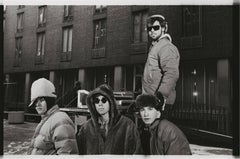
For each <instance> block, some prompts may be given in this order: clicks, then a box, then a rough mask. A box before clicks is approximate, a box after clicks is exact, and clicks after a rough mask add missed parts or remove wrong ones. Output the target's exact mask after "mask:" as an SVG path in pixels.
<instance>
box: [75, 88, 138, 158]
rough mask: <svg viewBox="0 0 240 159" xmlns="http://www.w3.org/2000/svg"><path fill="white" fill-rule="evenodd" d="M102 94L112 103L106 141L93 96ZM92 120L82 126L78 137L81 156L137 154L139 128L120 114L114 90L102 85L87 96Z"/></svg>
mask: <svg viewBox="0 0 240 159" xmlns="http://www.w3.org/2000/svg"><path fill="white" fill-rule="evenodd" d="M95 94H101V95H103V96H105V97H106V98H108V101H109V102H110V110H109V116H110V117H109V118H110V120H109V125H108V134H107V136H106V139H105V141H104V139H103V137H102V136H101V132H100V125H99V124H98V116H99V115H98V113H97V111H96V108H95V105H94V104H93V96H94V95H95ZM87 106H88V108H89V111H90V113H91V118H90V119H89V120H88V121H87V122H86V123H85V124H83V125H82V127H81V128H80V130H79V132H78V135H77V142H78V149H79V154H137V153H140V152H141V141H140V135H139V133H138V130H137V127H136V126H135V124H134V123H133V121H132V120H130V119H129V118H127V117H125V116H122V115H120V114H119V112H118V110H117V108H116V107H117V106H116V101H115V98H114V95H113V92H112V90H111V89H110V88H109V86H108V85H101V86H99V87H98V88H96V89H95V90H93V91H92V92H91V93H90V94H89V95H88V96H87Z"/></svg>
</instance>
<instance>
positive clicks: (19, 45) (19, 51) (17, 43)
mask: <svg viewBox="0 0 240 159" xmlns="http://www.w3.org/2000/svg"><path fill="white" fill-rule="evenodd" d="M15 48H16V50H15V59H18V58H21V56H22V37H19V38H16V40H15Z"/></svg>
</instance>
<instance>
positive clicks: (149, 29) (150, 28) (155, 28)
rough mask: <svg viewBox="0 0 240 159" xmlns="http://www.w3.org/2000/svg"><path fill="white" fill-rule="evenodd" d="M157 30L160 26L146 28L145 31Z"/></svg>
mask: <svg viewBox="0 0 240 159" xmlns="http://www.w3.org/2000/svg"><path fill="white" fill-rule="evenodd" d="M159 28H160V25H154V26H149V27H147V30H148V31H151V30H152V29H153V30H154V31H156V30H159Z"/></svg>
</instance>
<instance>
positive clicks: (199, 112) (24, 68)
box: [4, 5, 233, 134]
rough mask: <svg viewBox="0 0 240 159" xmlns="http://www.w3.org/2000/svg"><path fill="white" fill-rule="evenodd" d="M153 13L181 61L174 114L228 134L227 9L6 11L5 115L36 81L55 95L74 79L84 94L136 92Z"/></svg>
mask: <svg viewBox="0 0 240 159" xmlns="http://www.w3.org/2000/svg"><path fill="white" fill-rule="evenodd" d="M153 14H162V15H164V16H165V18H166V19H167V21H168V26H169V30H168V32H169V33H170V35H171V36H172V39H173V43H174V44H175V45H176V46H177V47H178V49H179V52H180V56H181V61H180V77H179V80H178V82H177V99H176V103H175V111H174V113H175V114H174V116H175V117H176V119H177V118H181V119H182V121H183V123H184V122H186V121H187V122H189V121H190V120H191V121H194V120H195V118H196V120H198V123H199V125H200V127H201V125H205V126H206V125H207V127H208V128H209V127H212V129H216V128H215V127H217V129H218V132H220V133H223V134H231V133H232V130H231V125H232V119H231V114H232V73H231V69H232V60H233V59H232V57H233V45H232V44H233V40H232V35H233V31H232V28H233V26H232V23H233V22H232V16H233V9H232V7H231V6H47V5H44V6H7V7H6V11H5V13H4V17H5V20H4V25H5V26H4V75H5V81H4V99H5V108H4V109H5V110H10V109H11V107H14V108H12V109H16V105H17V106H18V109H24V110H25V111H27V109H28V108H27V105H28V103H29V100H30V87H31V84H32V82H33V81H34V80H36V79H38V78H40V77H45V78H47V79H49V80H51V81H52V82H53V83H54V84H55V86H56V89H57V93H58V97H61V96H64V94H65V93H66V92H68V91H70V90H72V89H73V87H74V83H75V82H76V81H80V82H81V86H82V88H83V89H86V90H93V89H94V88H95V87H97V86H98V85H100V84H102V83H107V84H109V85H110V86H112V87H113V89H114V90H115V91H132V92H135V93H137V92H140V91H141V79H142V73H143V68H144V63H145V61H146V58H147V53H148V47H149V42H148V41H149V40H148V36H147V32H146V18H147V16H149V15H153ZM62 104H63V105H64V104H67V103H64V102H63V103H62ZM196 116H197V117H196ZM199 119H202V120H201V121H199ZM208 119H209V120H208ZM208 121H214V122H208ZM188 124H189V125H191V124H193V123H188ZM194 124H195V123H194ZM216 124H217V126H214V125H216Z"/></svg>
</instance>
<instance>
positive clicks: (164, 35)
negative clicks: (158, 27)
mask: <svg viewBox="0 0 240 159" xmlns="http://www.w3.org/2000/svg"><path fill="white" fill-rule="evenodd" d="M163 38H167V39H168V40H169V41H170V42H172V38H171V36H170V35H169V34H167V33H166V34H163V35H162V36H161V37H160V38H159V39H158V40H156V41H153V42H152V46H154V45H156V44H157V43H158V42H159V41H160V40H161V39H163Z"/></svg>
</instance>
